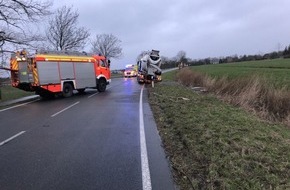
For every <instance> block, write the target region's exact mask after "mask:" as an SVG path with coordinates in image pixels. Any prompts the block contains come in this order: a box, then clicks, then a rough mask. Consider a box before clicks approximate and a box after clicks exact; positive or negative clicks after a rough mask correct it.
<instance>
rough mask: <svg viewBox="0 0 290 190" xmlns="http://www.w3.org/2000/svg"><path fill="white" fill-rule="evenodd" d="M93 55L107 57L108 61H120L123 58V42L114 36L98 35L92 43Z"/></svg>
mask: <svg viewBox="0 0 290 190" xmlns="http://www.w3.org/2000/svg"><path fill="white" fill-rule="evenodd" d="M91 51H92V52H93V53H97V54H101V55H104V56H106V57H107V58H108V59H111V58H115V59H118V58H120V57H121V56H122V47H121V40H119V39H118V38H117V37H116V36H114V35H113V34H99V35H96V37H95V39H94V40H93V41H92V49H91Z"/></svg>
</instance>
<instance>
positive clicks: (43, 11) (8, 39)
mask: <svg viewBox="0 0 290 190" xmlns="http://www.w3.org/2000/svg"><path fill="white" fill-rule="evenodd" d="M51 5H52V3H51V2H50V1H36V0H0V47H1V53H3V52H11V51H10V50H8V48H9V47H10V46H11V45H25V46H27V45H30V44H31V42H33V41H37V40H40V39H41V36H40V35H37V34H33V33H32V32H31V31H29V30H28V28H29V27H28V25H29V24H30V23H34V22H37V21H39V20H40V19H41V18H43V17H45V16H47V15H49V14H50V11H49V8H50V6H51ZM4 46H5V47H6V48H5V47H4ZM10 48H11V47H10Z"/></svg>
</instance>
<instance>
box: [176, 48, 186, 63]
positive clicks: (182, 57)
mask: <svg viewBox="0 0 290 190" xmlns="http://www.w3.org/2000/svg"><path fill="white" fill-rule="evenodd" d="M176 60H177V61H178V62H183V63H184V62H187V59H186V52H185V51H182V50H181V51H179V52H178V53H177V55H176Z"/></svg>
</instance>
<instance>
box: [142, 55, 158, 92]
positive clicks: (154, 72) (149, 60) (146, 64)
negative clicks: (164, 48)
mask: <svg viewBox="0 0 290 190" xmlns="http://www.w3.org/2000/svg"><path fill="white" fill-rule="evenodd" d="M140 57H141V58H140V59H139V60H138V62H137V66H138V75H137V81H138V83H139V84H142V83H151V84H152V86H153V87H154V83H155V82H159V81H161V74H162V70H161V69H160V66H161V58H160V56H159V51H158V50H152V51H150V52H146V53H144V54H143V56H140Z"/></svg>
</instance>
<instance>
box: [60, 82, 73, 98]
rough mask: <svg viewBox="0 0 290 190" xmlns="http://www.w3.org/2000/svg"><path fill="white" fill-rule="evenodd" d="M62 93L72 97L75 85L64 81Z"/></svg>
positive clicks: (64, 95)
mask: <svg viewBox="0 0 290 190" xmlns="http://www.w3.org/2000/svg"><path fill="white" fill-rule="evenodd" d="M62 95H63V97H65V98H68V97H71V96H72V95H73V87H72V85H71V84H70V83H64V85H63V90H62Z"/></svg>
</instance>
